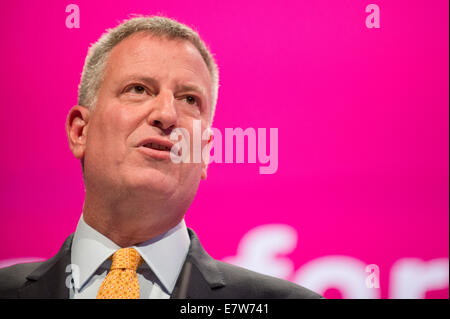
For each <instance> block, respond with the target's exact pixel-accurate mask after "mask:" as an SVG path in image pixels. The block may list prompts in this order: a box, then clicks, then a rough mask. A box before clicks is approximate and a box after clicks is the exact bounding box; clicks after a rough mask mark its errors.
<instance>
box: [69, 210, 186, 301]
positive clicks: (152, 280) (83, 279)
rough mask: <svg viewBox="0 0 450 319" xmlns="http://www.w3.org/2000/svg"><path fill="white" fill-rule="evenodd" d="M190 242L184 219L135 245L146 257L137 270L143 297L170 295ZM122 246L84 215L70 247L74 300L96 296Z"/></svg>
mask: <svg viewBox="0 0 450 319" xmlns="http://www.w3.org/2000/svg"><path fill="white" fill-rule="evenodd" d="M190 243H191V241H190V238H189V234H188V232H187V228H186V224H185V222H184V219H183V220H182V221H181V222H180V223H179V224H178V225H177V226H175V227H174V228H172V229H170V230H169V231H168V232H166V233H164V234H162V235H160V236H157V237H155V238H153V239H150V240H147V241H146V242H143V243H141V244H139V245H137V246H132V247H133V248H135V249H136V250H137V251H138V253H139V254H140V255H141V257H142V258H143V259H144V263H143V264H142V265H141V266H140V267H139V268H138V270H137V275H138V281H139V287H140V298H141V299H168V298H170V295H171V294H172V291H173V289H174V287H175V284H176V281H177V279H178V276H179V274H180V272H181V268H182V267H183V264H184V261H185V259H186V256H187V253H188V250H189V246H190ZM120 248H122V247H119V246H117V245H116V244H115V243H114V242H112V241H111V240H110V239H109V238H107V237H105V236H104V235H102V234H100V233H99V232H98V231H96V230H95V229H94V228H92V227H90V226H89V225H88V224H86V222H85V221H84V219H83V215H82V216H81V218H80V221H79V222H78V226H77V229H76V231H75V235H74V237H73V242H72V250H71V262H72V264H71V279H72V286H73V287H72V289H71V293H70V298H71V299H95V298H96V297H97V292H98V290H99V288H100V285H101V283H102V282H103V279H105V277H106V275H107V272H108V271H109V269H110V267H111V259H110V258H109V257H111V256H112V255H113V254H114V253H115V252H116V251H117V250H118V249H120ZM68 271H70V270H68Z"/></svg>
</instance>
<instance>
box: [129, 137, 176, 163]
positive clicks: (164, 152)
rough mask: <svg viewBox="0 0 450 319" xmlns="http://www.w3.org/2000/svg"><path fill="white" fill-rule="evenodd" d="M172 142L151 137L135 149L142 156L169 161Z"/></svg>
mask: <svg viewBox="0 0 450 319" xmlns="http://www.w3.org/2000/svg"><path fill="white" fill-rule="evenodd" d="M173 145H174V144H173V142H171V141H168V140H166V139H162V138H156V137H151V138H148V139H146V140H144V141H142V142H141V143H139V144H138V145H137V149H138V151H139V152H140V153H142V154H143V155H144V156H147V157H151V158H155V159H161V160H162V159H164V160H167V159H170V158H171V152H173V150H172V146H173Z"/></svg>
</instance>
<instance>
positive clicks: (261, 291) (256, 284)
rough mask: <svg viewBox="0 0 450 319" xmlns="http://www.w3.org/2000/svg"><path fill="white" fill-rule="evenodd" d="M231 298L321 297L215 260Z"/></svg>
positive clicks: (302, 288)
mask: <svg viewBox="0 0 450 319" xmlns="http://www.w3.org/2000/svg"><path fill="white" fill-rule="evenodd" d="M216 264H217V266H218V267H219V269H220V270H221V272H222V273H223V275H224V277H225V281H226V282H227V286H226V290H228V292H230V293H231V294H232V295H233V298H255V299H256V298H257V299H321V298H323V297H322V296H321V295H319V294H317V293H315V292H313V291H311V290H309V289H307V288H305V287H302V286H299V285H297V284H295V283H293V282H290V281H287V280H284V279H280V278H276V277H272V276H267V275H264V274H261V273H257V272H254V271H251V270H248V269H245V268H242V267H238V266H235V265H231V264H228V263H224V262H222V261H218V260H216Z"/></svg>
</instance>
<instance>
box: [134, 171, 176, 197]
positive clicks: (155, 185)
mask: <svg viewBox="0 0 450 319" xmlns="http://www.w3.org/2000/svg"><path fill="white" fill-rule="evenodd" d="M126 184H127V186H128V187H129V188H130V189H133V190H135V191H140V190H142V191H145V192H151V193H152V194H155V195H156V194H161V196H165V197H170V195H172V194H173V193H174V192H175V191H176V190H177V189H178V188H179V181H178V179H177V176H176V175H174V174H170V173H167V172H161V171H159V170H157V169H147V170H142V169H140V170H137V171H135V172H133V174H130V175H129V176H127V178H126Z"/></svg>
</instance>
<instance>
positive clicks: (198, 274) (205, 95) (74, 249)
mask: <svg viewBox="0 0 450 319" xmlns="http://www.w3.org/2000/svg"><path fill="white" fill-rule="evenodd" d="M217 92H218V70H217V66H216V64H215V61H214V59H213V57H212V55H211V53H210V52H209V50H208V49H207V47H206V46H205V44H204V43H203V42H202V40H201V39H200V38H199V36H198V34H197V33H196V32H194V31H193V30H191V29H190V28H188V27H186V26H184V25H182V24H180V23H178V22H176V21H174V20H171V19H168V18H163V17H139V18H133V19H130V20H127V21H125V22H124V23H122V24H121V25H119V26H118V27H116V28H114V29H112V30H108V31H107V32H106V33H105V34H104V35H103V36H102V37H101V38H100V39H99V41H98V42H97V43H95V44H94V45H93V46H92V47H91V48H90V50H89V52H88V56H87V58H86V62H85V66H84V69H83V74H82V77H81V83H80V87H79V101H78V105H76V106H74V107H72V109H71V110H70V112H69V115H68V117H67V122H66V132H67V136H68V139H69V145H70V149H71V151H72V153H73V155H74V156H75V157H76V158H77V159H79V160H80V161H81V166H82V170H83V178H84V183H85V189H86V196H85V202H84V206H83V212H82V216H81V218H80V220H79V223H78V226H77V228H76V232H75V234H73V235H71V236H69V237H68V238H67V239H66V241H65V242H64V244H63V246H62V248H61V249H60V251H59V252H58V254H57V255H56V256H54V257H53V258H51V259H50V260H48V261H45V262H43V263H29V264H20V265H15V266H12V267H9V268H6V269H2V270H0V297H1V298H142V299H147V298H320V296H319V295H317V294H315V293H314V292H312V291H309V290H307V289H306V288H303V287H300V286H297V285H295V284H293V283H290V282H288V281H284V280H281V279H276V278H272V277H268V276H265V275H261V274H258V273H255V272H251V271H249V270H245V269H243V268H239V267H235V266H232V265H229V264H225V263H223V262H219V261H216V260H214V259H212V258H211V257H210V256H209V255H208V254H207V253H206V252H205V251H204V250H203V248H202V246H201V245H200V242H199V240H198V238H197V236H196V235H195V233H194V232H193V231H192V230H191V229H187V228H186V225H185V223H184V214H185V212H186V211H187V209H188V207H189V206H190V204H191V202H192V200H193V199H194V196H195V194H196V192H197V188H198V185H199V183H200V180H201V179H205V178H206V173H207V160H205V159H202V160H201V161H200V162H196V161H192V160H189V161H181V162H176V161H173V160H172V159H173V157H174V156H179V155H183V154H181V153H182V152H186V150H185V149H181V150H179V149H178V150H175V148H174V147H173V146H174V141H173V140H172V139H171V133H172V132H174V131H175V130H177V129H183V130H182V132H184V136H183V137H184V138H187V139H190V144H189V145H193V141H192V137H193V129H194V123H200V124H201V131H202V132H204V133H205V132H206V134H209V132H210V131H211V130H210V127H211V124H212V120H213V116H214V110H215V105H216V101H217ZM210 143H211V139H208V138H206V140H202V145H201V146H202V147H201V149H203V148H204V147H209V145H210ZM191 151H192V147H191ZM192 153H193V152H191V155H189V156H190V159H192V158H191V156H193V154H192Z"/></svg>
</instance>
